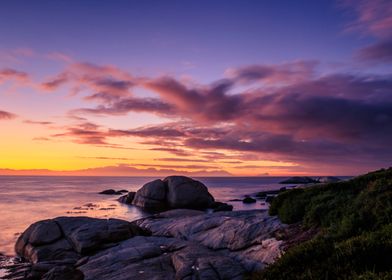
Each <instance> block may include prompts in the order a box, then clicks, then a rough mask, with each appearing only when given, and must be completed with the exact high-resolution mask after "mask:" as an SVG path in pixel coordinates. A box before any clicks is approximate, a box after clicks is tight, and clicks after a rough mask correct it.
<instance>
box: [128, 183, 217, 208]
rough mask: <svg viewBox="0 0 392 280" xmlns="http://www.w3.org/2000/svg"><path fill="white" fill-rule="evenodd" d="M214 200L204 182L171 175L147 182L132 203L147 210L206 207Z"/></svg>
mask: <svg viewBox="0 0 392 280" xmlns="http://www.w3.org/2000/svg"><path fill="white" fill-rule="evenodd" d="M214 201H215V200H214V197H213V196H212V195H211V194H210V193H209V192H208V189H207V187H206V186H205V185H204V184H203V183H201V182H199V181H196V180H193V179H192V178H189V177H185V176H169V177H166V178H165V179H164V180H159V179H158V180H154V181H152V182H149V183H147V184H145V185H144V186H143V187H142V188H141V189H139V190H138V191H137V192H136V194H135V197H134V199H133V200H132V204H133V205H136V206H139V207H142V208H144V209H147V210H167V209H178V208H187V209H205V208H208V207H210V206H212V205H213V203H214Z"/></svg>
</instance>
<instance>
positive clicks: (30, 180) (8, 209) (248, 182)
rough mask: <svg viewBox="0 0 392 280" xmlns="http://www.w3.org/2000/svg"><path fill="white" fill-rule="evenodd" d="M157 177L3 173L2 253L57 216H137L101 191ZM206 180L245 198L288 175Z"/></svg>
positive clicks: (221, 196) (219, 193)
mask: <svg viewBox="0 0 392 280" xmlns="http://www.w3.org/2000/svg"><path fill="white" fill-rule="evenodd" d="M152 179H156V178H151V177H48V176H15V177H14V176H0V253H3V254H6V255H13V254H14V249H13V247H14V244H15V241H16V239H17V237H18V236H19V235H20V233H21V232H23V231H24V230H25V229H26V228H27V227H28V226H29V225H30V224H32V223H33V222H36V221H38V220H42V219H48V218H53V217H57V216H90V217H98V218H109V217H111V218H120V219H125V220H129V221H131V220H135V219H137V218H140V217H142V216H143V215H146V213H143V212H141V211H140V210H139V209H138V208H136V207H132V206H128V205H124V204H120V203H118V202H117V201H116V199H117V198H118V196H107V195H100V194H98V192H100V191H102V190H104V189H116V190H120V189H127V190H129V191H136V190H138V189H139V188H140V187H141V186H142V185H143V184H145V183H147V182H149V181H151V180H152ZM196 179H198V180H200V181H201V182H203V183H204V184H205V185H206V186H207V187H208V188H209V191H210V192H211V193H212V195H213V196H214V197H215V198H216V200H218V201H222V202H228V201H229V200H230V199H236V198H242V197H243V196H244V195H247V194H252V193H255V192H258V191H262V190H271V189H278V188H280V187H282V185H279V184H278V182H279V181H281V180H283V179H285V177H235V178H230V177H209V178H196ZM230 204H232V205H233V206H234V209H237V210H239V209H255V208H263V207H265V205H261V203H260V202H257V203H254V204H251V205H249V204H248V205H245V204H243V203H242V202H230Z"/></svg>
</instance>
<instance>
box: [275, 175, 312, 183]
mask: <svg viewBox="0 0 392 280" xmlns="http://www.w3.org/2000/svg"><path fill="white" fill-rule="evenodd" d="M311 183H318V181H317V180H315V179H313V178H310V177H290V178H288V179H286V180H283V181H281V182H279V184H311Z"/></svg>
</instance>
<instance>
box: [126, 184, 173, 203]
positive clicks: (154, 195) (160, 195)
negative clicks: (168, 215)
mask: <svg viewBox="0 0 392 280" xmlns="http://www.w3.org/2000/svg"><path fill="white" fill-rule="evenodd" d="M166 193H167V187H166V184H165V183H164V182H163V181H162V180H159V179H158V180H154V181H152V182H149V183H147V184H145V185H143V187H142V188H141V189H139V190H138V191H137V192H136V194H135V198H134V199H133V201H132V204H134V205H136V206H139V207H142V208H145V209H147V210H161V209H166V208H167V203H166Z"/></svg>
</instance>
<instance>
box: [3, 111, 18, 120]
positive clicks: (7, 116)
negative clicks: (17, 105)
mask: <svg viewBox="0 0 392 280" xmlns="http://www.w3.org/2000/svg"><path fill="white" fill-rule="evenodd" d="M16 117H17V115H15V114H13V113H10V112H7V111H2V110H0V120H11V119H15V118H16Z"/></svg>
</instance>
